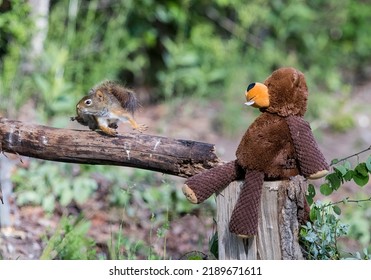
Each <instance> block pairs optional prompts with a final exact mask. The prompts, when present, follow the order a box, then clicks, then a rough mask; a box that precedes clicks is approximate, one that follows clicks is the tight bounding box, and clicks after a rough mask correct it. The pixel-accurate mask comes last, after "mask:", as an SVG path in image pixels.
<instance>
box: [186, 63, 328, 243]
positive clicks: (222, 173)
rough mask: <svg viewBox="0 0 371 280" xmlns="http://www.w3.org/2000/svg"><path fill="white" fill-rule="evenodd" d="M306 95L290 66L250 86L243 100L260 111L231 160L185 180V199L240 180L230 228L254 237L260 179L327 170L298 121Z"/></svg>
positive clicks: (300, 75)
mask: <svg viewBox="0 0 371 280" xmlns="http://www.w3.org/2000/svg"><path fill="white" fill-rule="evenodd" d="M307 98H308V89H307V85H306V82H305V78H304V75H303V73H301V72H300V71H298V70H296V69H294V68H289V67H288V68H280V69H278V70H276V71H274V72H273V73H272V74H271V75H270V76H269V77H268V78H267V79H266V80H265V82H264V84H261V83H252V84H250V85H249V86H248V87H247V90H246V100H247V102H246V103H245V104H246V105H251V106H253V107H255V108H259V109H260V111H261V114H260V116H259V117H258V118H257V119H256V120H255V121H254V122H253V123H252V124H251V125H250V127H249V128H248V129H247V131H246V133H245V135H244V136H243V137H242V140H241V142H240V144H239V146H238V148H237V151H236V160H234V161H231V162H228V163H225V164H222V165H219V166H217V167H214V168H212V169H209V170H206V171H204V172H202V173H199V174H197V175H195V176H193V177H191V178H189V179H188V180H187V181H186V182H185V184H184V186H183V193H184V194H185V196H186V197H187V199H188V200H189V201H191V202H192V203H201V202H203V201H204V200H205V199H207V198H208V197H210V196H211V195H212V194H214V193H216V192H220V191H221V190H223V189H224V188H225V187H226V186H228V184H230V183H231V182H232V181H234V180H239V179H243V180H244V184H243V187H242V190H241V193H240V195H239V198H238V200H237V203H236V205H235V207H234V210H233V213H232V216H231V219H230V222H229V230H230V231H231V232H232V233H235V234H237V235H239V236H240V237H244V238H246V237H251V236H253V235H256V234H257V230H258V218H259V209H260V201H261V192H262V185H263V181H264V179H266V180H287V179H290V177H292V176H296V175H302V176H304V177H305V178H309V179H317V178H321V177H323V176H325V175H326V174H327V173H328V169H329V165H328V164H327V163H326V160H325V158H324V156H323V155H322V153H321V152H320V150H319V148H318V146H317V143H316V141H315V139H314V137H313V134H312V131H311V128H310V126H309V124H308V122H306V121H305V120H304V119H303V116H304V113H305V111H306V108H307Z"/></svg>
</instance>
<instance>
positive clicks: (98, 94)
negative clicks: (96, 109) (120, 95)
mask: <svg viewBox="0 0 371 280" xmlns="http://www.w3.org/2000/svg"><path fill="white" fill-rule="evenodd" d="M96 95H97V97H98V99H99V101H100V102H102V101H104V99H105V97H104V94H103V92H101V91H100V90H98V91H97V92H96Z"/></svg>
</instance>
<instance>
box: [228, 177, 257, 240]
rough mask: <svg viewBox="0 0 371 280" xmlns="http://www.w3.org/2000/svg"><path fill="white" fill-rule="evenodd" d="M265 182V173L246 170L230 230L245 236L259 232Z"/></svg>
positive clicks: (230, 222)
mask: <svg viewBox="0 0 371 280" xmlns="http://www.w3.org/2000/svg"><path fill="white" fill-rule="evenodd" d="M263 182H264V173H262V172H259V171H246V175H245V182H244V184H243V186H242V189H241V192H240V195H239V197H238V200H237V203H236V205H235V207H234V209H233V212H232V216H231V220H230V221H229V231H230V232H232V233H234V234H237V235H239V236H240V237H243V238H247V237H251V236H254V235H256V234H257V233H258V221H259V215H260V202H261V193H262V188H263Z"/></svg>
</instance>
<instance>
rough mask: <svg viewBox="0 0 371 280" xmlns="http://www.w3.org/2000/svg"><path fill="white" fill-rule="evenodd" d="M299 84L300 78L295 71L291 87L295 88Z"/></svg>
mask: <svg viewBox="0 0 371 280" xmlns="http://www.w3.org/2000/svg"><path fill="white" fill-rule="evenodd" d="M299 82H300V77H299V74H298V72H297V71H295V72H294V73H293V75H292V86H293V87H297V86H298V85H299Z"/></svg>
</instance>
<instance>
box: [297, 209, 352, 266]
mask: <svg viewBox="0 0 371 280" xmlns="http://www.w3.org/2000/svg"><path fill="white" fill-rule="evenodd" d="M339 212H340V208H339V207H338V206H336V205H332V204H331V203H329V204H322V203H320V202H316V203H315V204H314V205H313V206H312V208H311V211H310V219H311V222H307V224H306V225H304V226H302V228H301V230H300V239H301V242H302V244H303V245H304V248H305V253H306V257H307V259H315V260H338V259H339V258H340V253H339V248H338V245H337V238H339V237H341V236H344V235H346V234H347V233H348V228H349V226H348V225H345V224H343V223H341V222H340V220H339V218H338V215H339V214H340V213H339Z"/></svg>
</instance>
